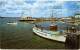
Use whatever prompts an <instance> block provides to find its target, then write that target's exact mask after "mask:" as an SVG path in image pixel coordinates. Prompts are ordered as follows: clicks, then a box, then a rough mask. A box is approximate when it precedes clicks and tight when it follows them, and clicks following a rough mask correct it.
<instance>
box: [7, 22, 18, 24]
mask: <svg viewBox="0 0 80 50" xmlns="http://www.w3.org/2000/svg"><path fill="white" fill-rule="evenodd" d="M7 24H10V25H17V22H13V23H12V22H8V23H7Z"/></svg>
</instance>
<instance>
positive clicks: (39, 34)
mask: <svg viewBox="0 0 80 50" xmlns="http://www.w3.org/2000/svg"><path fill="white" fill-rule="evenodd" d="M33 32H34V33H35V34H37V35H38V36H41V37H44V38H47V39H51V40H55V41H59V42H65V39H66V37H64V36H61V35H60V36H59V35H55V34H54V35H50V34H48V33H47V32H46V33H45V32H43V31H41V29H39V28H36V27H33Z"/></svg>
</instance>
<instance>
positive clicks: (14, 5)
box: [0, 0, 80, 17]
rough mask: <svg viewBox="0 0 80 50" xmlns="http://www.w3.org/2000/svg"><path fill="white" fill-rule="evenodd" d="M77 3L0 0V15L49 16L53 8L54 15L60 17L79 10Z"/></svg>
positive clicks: (49, 0) (41, 0) (55, 0)
mask: <svg viewBox="0 0 80 50" xmlns="http://www.w3.org/2000/svg"><path fill="white" fill-rule="evenodd" d="M75 3H76V4H75ZM79 3H80V2H74V1H64V0H0V15H2V16H9V15H10V16H12V17H13V14H14V16H15V17H16V16H20V15H21V14H22V13H24V14H23V16H33V17H41V16H46V17H49V16H50V13H51V11H52V9H53V10H54V11H53V14H54V16H55V17H61V16H67V15H68V13H69V12H70V14H74V13H75V12H76V11H78V10H80V4H79ZM74 9H76V10H74Z"/></svg>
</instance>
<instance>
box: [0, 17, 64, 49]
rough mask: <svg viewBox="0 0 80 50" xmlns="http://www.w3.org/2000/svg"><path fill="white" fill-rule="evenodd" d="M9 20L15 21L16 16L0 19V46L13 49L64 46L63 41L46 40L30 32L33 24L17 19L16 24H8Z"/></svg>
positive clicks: (58, 47)
mask: <svg viewBox="0 0 80 50" xmlns="http://www.w3.org/2000/svg"><path fill="white" fill-rule="evenodd" d="M9 21H11V22H14V21H17V18H3V19H0V48H8V49H9V48H13V49H18V48H22V49H24V48H25V49H26V48H28V49H31V48H34V49H36V48H38V49H41V48H43V49H45V48H46V49H47V48H49V49H60V48H62V49H63V48H64V44H63V43H59V42H56V41H51V40H47V39H44V38H41V37H39V36H37V35H35V34H34V33H33V32H32V26H33V24H29V23H26V22H19V21H17V25H15V26H13V25H8V24H6V23H8V22H9Z"/></svg>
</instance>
